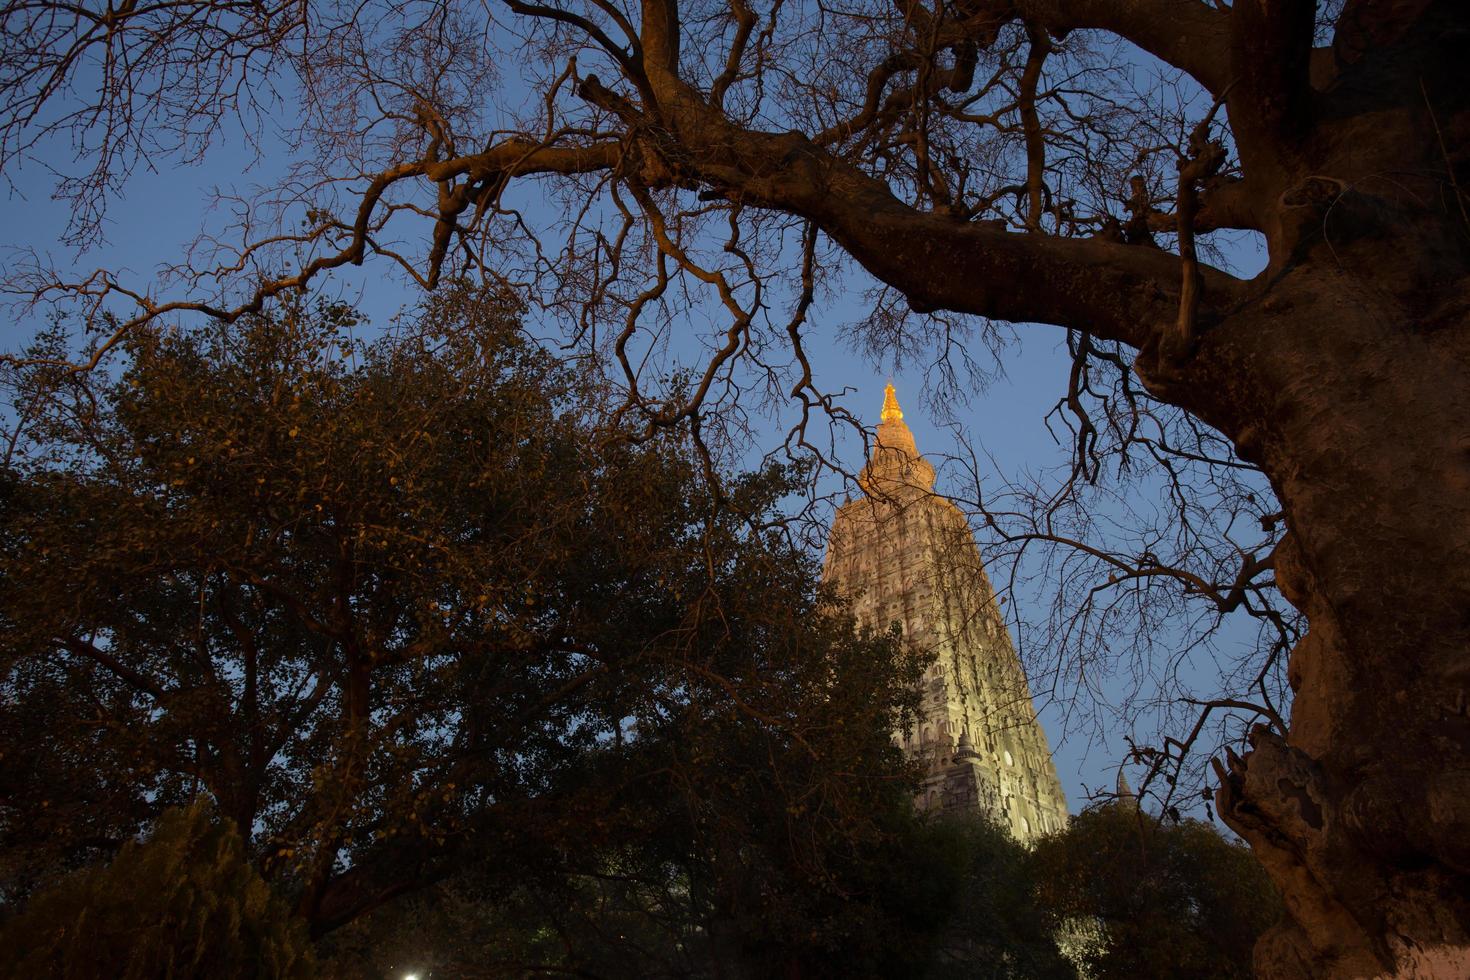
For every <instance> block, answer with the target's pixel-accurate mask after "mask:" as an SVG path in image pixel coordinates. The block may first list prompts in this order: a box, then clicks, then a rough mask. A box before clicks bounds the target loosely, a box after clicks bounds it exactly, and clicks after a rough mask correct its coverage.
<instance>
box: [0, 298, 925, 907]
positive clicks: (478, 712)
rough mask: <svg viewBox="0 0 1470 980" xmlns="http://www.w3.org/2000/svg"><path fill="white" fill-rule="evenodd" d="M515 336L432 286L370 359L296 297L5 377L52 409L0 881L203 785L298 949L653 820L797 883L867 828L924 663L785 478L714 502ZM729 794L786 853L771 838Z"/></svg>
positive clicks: (34, 480) (898, 772) (685, 452)
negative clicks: (68, 371)
mask: <svg viewBox="0 0 1470 980" xmlns="http://www.w3.org/2000/svg"><path fill="white" fill-rule="evenodd" d="M516 314H517V310H516V308H515V307H514V305H512V304H508V303H507V302H506V301H505V299H504V298H503V297H502V296H500V295H498V294H485V293H479V292H475V291H473V290H458V291H452V292H445V293H441V294H438V295H437V296H436V297H435V299H434V300H433V301H431V302H430V304H429V305H428V306H427V307H426V308H425V309H424V310H423V311H422V313H421V316H420V318H419V320H418V321H417V323H416V324H414V325H413V326H412V327H411V328H409V329H407V330H405V331H402V332H400V333H399V334H397V335H394V336H391V337H388V338H385V339H383V340H381V341H379V342H376V343H373V344H366V345H365V344H360V343H354V342H352V341H351V339H350V331H351V329H352V328H353V326H354V318H353V316H352V315H351V313H350V312H349V311H347V310H346V309H344V308H342V307H340V306H336V305H332V304H319V305H316V306H311V305H308V304H306V303H298V304H294V305H291V306H288V307H287V308H285V309H284V310H283V311H282V312H280V313H279V314H272V315H262V316H259V317H257V318H255V319H254V320H252V322H251V323H249V324H247V325H245V326H244V328H243V329H238V330H231V331H205V332H197V333H178V332H174V333H157V334H152V333H146V334H145V333H140V334H137V335H135V336H134V337H132V338H131V339H130V341H129V345H130V346H129V358H130V359H129V364H128V367H127V370H126V371H124V372H123V373H122V375H121V376H120V377H119V378H118V380H117V382H116V383H115V384H114V385H112V386H111V387H110V388H109V389H108V390H107V391H105V392H104V393H103V394H102V396H101V397H100V398H98V399H97V400H96V401H92V400H91V395H90V392H89V391H88V390H87V389H86V388H85V387H69V386H68V385H69V383H68V382H67V381H66V379H65V376H64V375H61V376H58V375H56V374H54V373H52V374H47V373H46V372H45V371H44V370H41V371H39V372H35V373H27V374H23V375H22V376H21V377H20V378H19V379H18V381H17V385H18V390H19V391H21V392H25V391H29V390H31V389H32V388H36V387H37V386H40V388H42V389H45V388H46V386H47V385H50V388H49V389H46V390H49V392H50V394H49V395H48V396H47V399H48V400H44V402H43V404H44V408H43V410H38V411H36V412H34V413H32V415H31V420H30V422H29V423H28V427H27V429H26V431H25V437H26V441H25V442H24V444H23V446H22V451H21V452H19V453H18V454H17V456H16V458H15V463H14V465H12V467H11V468H10V469H9V470H8V471H7V474H6V477H7V484H6V496H5V498H4V507H5V509H4V513H3V523H0V583H3V584H0V618H3V622H4V625H5V630H4V638H3V640H0V655H3V658H4V659H3V665H4V670H5V674H4V678H5V681H4V683H5V685H6V688H5V695H6V696H5V699H4V703H3V707H0V720H3V724H4V725H5V732H6V735H7V738H8V742H7V744H6V746H5V753H4V755H3V757H0V766H3V768H0V775H3V778H4V779H5V781H6V784H7V790H8V792H7V793H6V797H5V804H4V806H5V809H4V811H3V822H0V829H3V834H4V837H3V844H4V850H5V853H6V854H7V855H11V856H12V858H11V859H10V860H11V865H12V866H13V867H15V868H18V869H22V870H26V871H27V873H29V874H30V875H31V878H26V877H25V876H24V875H21V876H20V877H17V878H16V879H14V880H12V881H11V882H10V883H9V887H10V888H12V889H14V890H17V891H21V890H24V889H25V888H26V887H29V882H30V881H32V880H34V878H35V877H37V876H40V875H42V874H44V873H46V872H48V871H49V870H50V869H52V868H55V867H57V866H64V865H66V864H67V863H68V862H73V863H74V862H78V861H85V860H88V859H89V858H90V857H91V856H92V855H94V854H95V853H97V851H98V849H100V850H101V851H103V852H104V853H105V852H106V851H107V850H109V849H111V848H114V847H116V846H117V844H118V843H119V841H120V840H122V839H126V836H127V835H128V834H130V833H131V832H133V828H135V827H137V826H146V825H148V823H150V822H151V821H152V820H153V819H155V818H156V817H157V814H158V813H159V812H160V811H161V810H162V809H164V808H166V807H167V806H169V805H172V804H176V803H178V802H180V801H183V800H186V799H188V798H189V797H191V796H192V795H194V794H195V793H197V792H201V791H202V792H206V793H208V794H209V795H210V796H212V797H213V798H214V799H216V800H218V801H219V806H220V811H221V813H222V814H223V815H224V816H225V817H226V818H227V819H229V820H230V821H231V822H232V823H233V824H234V826H235V828H236V831H237V832H238V833H239V834H240V836H241V838H242V839H243V840H244V841H246V842H247V846H248V847H249V849H250V851H251V853H252V854H253V855H255V856H257V858H258V860H259V861H260V863H261V867H262V869H263V870H264V873H265V875H266V877H267V878H268V879H270V880H271V881H272V882H273V883H274V884H276V885H277V886H278V887H280V888H282V889H283V890H286V891H288V892H289V893H290V894H292V895H293V896H294V897H295V898H296V901H297V911H298V913H299V914H300V915H301V916H303V917H304V918H306V919H307V920H308V921H309V922H310V923H311V925H312V928H313V930H314V931H315V932H316V933H317V934H322V933H325V932H327V931H329V930H331V929H333V928H335V927H337V926H340V925H341V924H343V923H346V922H348V921H351V920H352V919H353V918H355V917H357V916H359V915H361V914H363V913H365V912H367V911H369V910H371V909H373V908H375V907H378V906H380V905H382V904H383V903H385V902H388V901H390V900H392V899H393V898H395V897H397V896H400V895H403V894H406V893H409V892H412V891H414V890H416V889H419V888H423V887H425V886H427V885H430V884H432V883H434V882H436V881H438V880H441V879H443V878H444V877H445V876H447V875H449V874H451V873H452V872H454V871H456V870H457V869H458V868H459V867H461V866H462V864H463V863H464V862H466V861H469V860H471V859H473V858H475V857H476V856H478V859H479V860H481V861H485V862H491V863H492V864H493V863H495V862H499V863H500V864H501V865H502V866H504V867H513V868H529V869H531V870H530V871H528V872H527V873H535V874H539V875H542V876H543V877H544V876H545V875H547V874H550V875H553V876H555V875H556V874H558V873H560V869H562V868H563V866H564V865H565V864H566V856H567V855H568V854H575V853H578V852H581V851H587V852H588V853H596V854H604V853H607V850H608V849H609V848H613V847H614V846H615V845H622V844H625V843H626V842H628V841H635V842H636V841H638V840H640V839H642V838H644V837H646V836H647V835H648V834H650V833H657V832H661V829H662V826H663V822H667V821H668V820H671V819H673V818H674V816H675V815H677V817H678V818H679V819H681V820H683V821H684V822H685V826H686V827H698V828H700V829H699V833H704V832H705V829H704V828H706V827H709V826H711V825H712V822H715V821H720V820H725V821H734V827H735V832H734V833H733V835H730V841H731V843H730V845H729V846H731V847H738V848H746V847H761V846H765V847H766V848H767V851H768V852H769V853H770V854H772V855H773V856H772V857H771V858H769V860H771V861H773V862H775V863H776V865H777V866H781V867H787V866H790V867H793V868H795V869H796V870H795V871H793V872H792V873H790V874H788V875H787V876H786V877H785V878H784V879H783V880H782V881H781V882H780V884H781V885H782V886H783V887H790V888H797V887H804V886H805V885H806V884H808V883H810V882H817V883H818V884H820V882H821V879H822V870H821V862H822V860H824V859H825V858H824V855H825V854H826V853H827V852H828V851H829V850H831V849H834V848H843V847H845V848H847V849H848V851H849V852H850V853H851V852H856V851H860V850H861V848H862V847H863V842H864V841H865V840H868V839H871V838H873V837H874V836H875V835H877V836H881V835H882V833H883V831H882V827H881V820H880V817H879V815H878V813H877V811H881V807H878V808H875V807H874V806H873V805H872V804H873V801H874V800H878V799H887V800H889V801H890V802H891V801H893V800H902V799H903V798H904V795H905V794H906V793H907V792H908V786H909V776H908V774H907V773H906V771H905V770H904V768H903V766H902V764H901V761H900V758H899V756H898V753H897V752H896V750H894V749H893V748H892V747H891V745H890V744H889V743H888V738H887V733H888V732H889V731H891V730H892V728H893V727H894V726H895V724H897V723H898V721H899V718H900V716H901V714H902V712H904V711H906V710H911V708H912V704H911V702H912V700H913V696H912V694H911V693H910V691H911V689H912V687H913V678H914V677H915V676H917V673H916V672H917V671H918V670H920V666H919V665H918V664H917V663H916V662H915V661H914V660H913V658H912V657H908V656H907V655H900V654H899V653H898V652H897V651H896V650H895V648H894V645H893V643H892V642H891V640H890V639H888V638H885V637H860V636H858V635H856V634H855V633H854V632H853V626H852V622H851V620H850V619H849V618H847V617H846V616H845V614H844V613H843V611H842V609H841V607H840V606H839V605H838V604H836V603H835V602H833V601H832V600H831V599H830V598H829V597H826V596H824V595H822V594H820V593H819V592H818V591H817V590H816V587H815V567H814V565H813V563H812V561H811V560H810V559H809V558H808V557H805V556H804V555H803V554H802V553H801V552H800V551H799V550H798V549H797V548H796V547H795V545H794V544H793V543H792V542H791V541H789V540H788V539H787V537H786V536H785V535H784V533H783V532H782V528H781V525H780V523H779V522H778V521H776V520H775V518H776V516H777V514H776V511H775V505H776V503H777V502H778V501H779V500H780V498H781V497H782V496H783V495H785V494H787V493H788V492H789V491H790V490H791V488H792V486H793V479H794V477H793V476H792V475H791V474H789V473H784V472H782V471H779V470H767V471H763V472H759V473H755V474H750V475H747V476H743V477H741V476H727V477H725V478H724V479H722V481H721V484H720V489H719V491H718V492H719V493H720V494H721V495H722V497H723V502H724V503H723V506H719V507H717V506H715V504H716V500H715V497H714V494H715V491H714V490H713V489H712V488H710V487H709V486H708V485H707V484H705V483H704V482H703V481H704V475H705V474H706V473H707V472H708V470H707V467H708V466H710V465H712V464H711V461H710V459H709V458H708V457H705V456H701V455H700V453H699V452H698V451H697V447H696V446H695V444H694V443H693V442H692V441H690V440H688V439H683V438H680V437H679V436H678V434H677V433H664V434H659V435H657V437H655V438H652V439H649V440H646V441H644V442H642V443H638V444H634V443H630V442H629V441H627V440H626V439H622V438H618V437H616V436H615V435H613V434H609V433H606V432H604V431H602V430H600V429H598V428H597V426H596V425H595V424H594V423H595V420H596V419H597V418H599V417H600V416H601V414H602V412H603V411H604V408H605V401H604V397H603V394H602V392H601V391H600V389H599V388H598V387H597V386H596V385H595V384H594V383H593V382H592V381H590V380H589V379H588V377H587V375H586V374H585V373H583V372H579V371H577V370H575V368H574V366H573V365H569V364H566V363H563V362H561V361H558V360H556V359H555V358H553V357H551V356H550V355H548V354H547V353H546V352H544V351H543V350H542V349H540V348H539V347H537V346H536V345H534V344H532V343H530V342H529V341H527V340H526V339H525V338H524V337H523V335H522V334H521V333H520V331H519V325H518V320H517V315H516ZM27 385H29V386H31V387H30V388H27V387H26V386H27ZM730 751H736V752H739V753H743V754H741V755H739V756H738V759H739V760H740V761H739V763H738V764H733V763H732V761H731V760H732V756H731V755H730V754H729V752H730ZM722 753H724V754H722ZM737 776H738V777H739V781H738V783H737V782H732V780H735V778H736V777H737ZM760 794H770V798H769V799H766V798H764V797H761V796H760ZM753 802H758V803H759V805H761V806H764V807H767V808H768V809H770V810H772V811H774V812H776V813H781V812H785V810H784V808H785V807H788V806H789V807H796V808H798V809H797V810H796V811H793V812H794V813H805V812H810V813H811V814H812V816H811V817H810V818H809V823H810V825H809V826H808V827H807V828H806V831H807V835H806V836H801V835H797V836H793V837H792V838H791V839H790V840H787V839H786V838H773V839H770V840H767V841H765V842H764V845H763V844H762V842H761V841H759V840H755V839H754V836H753V835H756V834H758V833H760V832H764V829H763V827H762V826H761V825H758V824H756V823H755V822H753V821H750V820H748V819H747V818H746V817H745V816H742V815H738V814H731V813H730V812H729V808H730V807H734V806H750V805H752V804H753ZM819 802H820V805H819ZM674 804H677V805H674ZM654 813H656V814H658V817H657V819H655V818H654V817H653V816H652V814H654ZM791 819H795V817H794V816H793V817H792V818H791ZM690 832H691V833H692V832H693V831H690ZM722 832H723V831H722ZM682 839H684V840H687V839H688V835H687V834H686V836H685V837H684V838H682ZM783 862H784V863H783ZM717 877H718V876H717ZM502 880H503V879H502ZM829 890H830V889H829ZM818 893H822V894H824V893H825V892H822V891H821V889H820V888H819V889H818ZM732 914H734V913H732Z"/></svg>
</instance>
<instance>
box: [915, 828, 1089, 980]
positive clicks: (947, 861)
mask: <svg viewBox="0 0 1470 980" xmlns="http://www.w3.org/2000/svg"><path fill="white" fill-rule="evenodd" d="M911 847H913V853H914V860H913V870H912V871H910V873H909V875H908V876H906V877H907V878H908V880H909V881H910V882H911V884H910V885H909V887H910V888H913V887H915V886H917V887H918V888H920V889H923V890H926V891H928V892H929V894H927V895H922V894H921V895H913V896H905V899H906V900H907V901H914V902H917V903H922V904H923V905H926V906H928V907H931V908H934V909H937V910H941V911H942V917H941V919H940V922H941V923H942V931H940V932H939V933H938V941H937V942H931V944H930V948H929V951H928V956H927V957H926V958H927V959H928V960H929V961H930V962H929V963H928V964H926V966H927V969H926V970H924V971H923V974H922V975H924V976H932V977H936V978H943V977H953V978H961V977H964V978H973V980H990V978H994V980H1074V978H1075V977H1076V976H1077V971H1076V970H1075V969H1074V968H1073V966H1072V964H1071V963H1070V962H1069V961H1068V960H1067V959H1066V958H1065V957H1064V956H1063V954H1062V951H1061V949H1060V948H1059V947H1058V944H1057V941H1058V934H1057V930H1056V922H1055V920H1054V918H1052V916H1051V915H1050V914H1049V912H1048V910H1047V909H1045V908H1044V907H1043V906H1042V905H1041V904H1040V903H1039V901H1038V895H1037V888H1036V879H1035V867H1034V864H1033V861H1032V856H1031V854H1030V853H1029V852H1028V851H1027V849H1026V848H1025V847H1024V846H1023V845H1021V844H1020V843H1018V842H1017V841H1016V840H1015V838H1013V837H1011V835H1010V833H1009V832H1008V831H1007V830H1005V829H1004V828H1002V827H1000V826H998V825H996V824H994V823H991V822H990V821H988V820H982V819H975V818H971V817H964V818H952V819H947V820H939V821H935V822H934V823H932V824H931V825H929V826H928V827H926V828H925V830H924V832H923V833H922V834H921V835H920V836H919V837H918V839H917V840H916V841H915V842H914V844H912V845H911ZM900 880H903V879H900ZM916 973H917V971H916Z"/></svg>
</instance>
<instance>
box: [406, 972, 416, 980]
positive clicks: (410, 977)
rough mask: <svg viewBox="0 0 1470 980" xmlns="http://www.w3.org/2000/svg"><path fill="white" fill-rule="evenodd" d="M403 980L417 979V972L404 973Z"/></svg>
mask: <svg viewBox="0 0 1470 980" xmlns="http://www.w3.org/2000/svg"><path fill="white" fill-rule="evenodd" d="M403 980H419V975H418V974H417V973H405V974H404V975H403Z"/></svg>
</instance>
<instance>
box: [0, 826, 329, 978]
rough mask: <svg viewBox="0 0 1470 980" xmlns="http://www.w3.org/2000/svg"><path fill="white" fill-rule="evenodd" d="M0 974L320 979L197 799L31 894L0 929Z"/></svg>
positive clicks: (278, 904)
mask: <svg viewBox="0 0 1470 980" xmlns="http://www.w3.org/2000/svg"><path fill="white" fill-rule="evenodd" d="M0 974H4V975H5V976H9V977H47V978H55V980H95V978H97V977H115V978H118V980H156V978H160V977H168V978H173V980H187V978H191V977H198V978H200V980H205V978H209V980H229V978H241V980H243V978H247V977H248V978H262V980H264V978H279V980H284V978H300V980H306V978H310V977H313V976H315V975H316V962H315V959H314V956H313V953H312V950H311V944H310V942H309V940H308V939H307V936H306V930H305V928H304V926H303V925H302V924H301V923H300V922H299V921H297V920H294V919H293V917H292V916H291V913H290V909H289V907H288V906H287V905H286V903H285V902H283V901H282V900H281V899H280V898H278V897H277V896H275V895H274V894H273V893H272V892H271V889H270V887H269V886H268V885H267V884H266V883H265V882H264V881H263V880H262V879H261V877H260V875H259V874H258V873H257V872H256V870H255V868H254V867H253V866H252V865H251V864H250V862H249V861H248V860H247V859H246V855H245V849H244V847H243V846H242V845H241V842H240V837H239V835H238V834H236V833H235V830H234V828H233V827H232V826H230V825H229V824H228V823H225V822H222V821H219V820H216V819H215V818H214V817H213V816H212V814H211V812H210V807H209V806H208V805H207V804H205V803H203V802H200V803H196V804H194V805H193V806H191V807H189V808H188V809H173V810H169V811H167V812H165V813H164V814H163V815H162V816H161V817H160V818H159V820H158V822H157V824H156V826H155V828H154V831H153V834H152V836H151V837H150V838H149V839H148V840H147V841H146V842H139V841H129V842H128V843H126V844H124V845H123V846H122V849H121V850H120V851H119V852H118V855H117V857H116V858H115V859H114V860H113V861H112V863H111V864H108V865H106V866H99V867H93V868H88V869H85V870H82V871H78V872H75V873H73V874H72V875H70V876H68V877H66V878H64V879H62V880H61V881H60V882H58V883H57V884H55V885H54V886H52V887H51V888H49V889H47V890H45V891H43V892H40V893H39V894H37V895H35V896H33V897H32V898H31V900H30V901H29V902H28V903H27V905H26V908H25V910H24V911H23V912H21V913H20V914H19V915H16V916H15V917H14V918H12V919H10V920H9V921H8V922H6V923H5V925H4V927H3V929H0Z"/></svg>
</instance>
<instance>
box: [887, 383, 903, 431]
mask: <svg viewBox="0 0 1470 980" xmlns="http://www.w3.org/2000/svg"><path fill="white" fill-rule="evenodd" d="M883 421H885V422H895V421H897V422H902V421H903V409H901V408H899V407H898V395H897V394H896V393H895V392H894V390H893V382H892V381H890V382H888V387H887V388H884V389H883Z"/></svg>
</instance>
